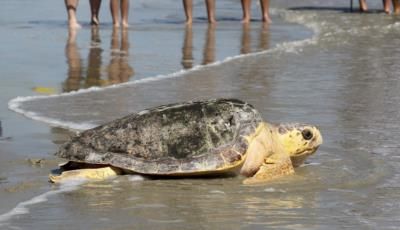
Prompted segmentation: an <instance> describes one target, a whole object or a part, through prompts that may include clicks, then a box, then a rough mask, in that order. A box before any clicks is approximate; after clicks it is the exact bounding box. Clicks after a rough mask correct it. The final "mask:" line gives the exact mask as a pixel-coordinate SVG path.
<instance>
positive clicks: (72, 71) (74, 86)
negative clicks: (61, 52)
mask: <svg viewBox="0 0 400 230" xmlns="http://www.w3.org/2000/svg"><path fill="white" fill-rule="evenodd" d="M76 35H77V31H76V30H69V33H68V39H67V44H66V46H65V56H66V57H67V64H68V73H67V76H68V77H67V79H66V81H65V82H64V87H63V91H64V92H69V91H74V90H78V89H80V88H81V87H80V82H81V80H82V79H81V78H82V65H83V64H82V62H83V60H82V58H81V55H80V53H79V51H78V50H79V48H78V46H77V44H76Z"/></svg>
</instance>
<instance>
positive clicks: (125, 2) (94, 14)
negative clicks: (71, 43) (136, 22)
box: [64, 0, 129, 29]
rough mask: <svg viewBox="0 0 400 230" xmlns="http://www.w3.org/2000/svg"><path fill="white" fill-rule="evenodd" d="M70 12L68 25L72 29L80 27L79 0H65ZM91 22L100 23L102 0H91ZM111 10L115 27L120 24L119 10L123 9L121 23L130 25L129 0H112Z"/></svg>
mask: <svg viewBox="0 0 400 230" xmlns="http://www.w3.org/2000/svg"><path fill="white" fill-rule="evenodd" d="M64 2H65V8H66V9H67V14H68V26H69V28H72V29H77V28H80V27H81V26H80V25H79V23H78V19H77V18H76V11H77V8H78V3H79V0H64ZM89 2H90V11H91V24H92V25H95V26H97V25H99V11H100V5H101V0H90V1H89ZM110 10H111V16H112V19H113V25H114V27H119V26H120V20H119V11H121V24H122V26H123V27H128V26H129V23H128V13H129V0H110Z"/></svg>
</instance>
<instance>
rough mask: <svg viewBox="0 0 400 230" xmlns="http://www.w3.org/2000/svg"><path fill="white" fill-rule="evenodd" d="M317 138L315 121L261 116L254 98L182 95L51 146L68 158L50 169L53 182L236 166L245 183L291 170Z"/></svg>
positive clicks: (226, 171) (212, 173) (217, 172)
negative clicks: (200, 98)
mask: <svg viewBox="0 0 400 230" xmlns="http://www.w3.org/2000/svg"><path fill="white" fill-rule="evenodd" d="M321 144H322V136H321V134H320V131H319V130H318V129H317V128H316V127H315V126H312V125H306V124H299V123H289V124H278V125H274V124H270V123H267V122H264V121H263V120H262V118H261V115H260V114H259V112H258V111H257V110H256V109H255V108H254V107H253V106H252V105H250V104H248V103H246V102H243V101H240V100H237V99H211V100H206V101H195V102H192V101H191V102H183V103H176V104H170V105H164V106H159V107H155V108H151V109H147V110H144V111H142V112H139V113H136V114H131V115H128V116H126V117H123V118H120V119H117V120H115V121H112V122H110V123H107V124H104V125H101V126H98V127H96V128H93V129H90V130H86V131H84V132H82V133H80V134H78V135H77V136H76V137H73V138H72V139H71V140H70V141H68V142H67V143H65V144H64V145H62V146H61V148H60V149H59V151H58V152H57V153H56V155H57V156H58V157H61V158H64V159H67V160H68V162H67V163H66V164H64V165H61V167H60V169H61V170H62V171H54V172H55V173H56V172H57V175H50V181H51V182H54V183H57V182H62V181H63V180H66V179H73V178H83V179H89V180H102V179H106V178H109V177H113V176H116V175H121V174H140V175H144V176H146V177H155V178H182V177H183V178H187V177H203V178H204V176H206V177H216V176H224V175H236V174H238V173H239V174H241V175H243V176H244V177H246V179H245V180H244V183H245V184H254V183H260V182H265V181H269V180H272V179H276V178H279V177H282V176H285V175H289V174H293V173H294V167H297V166H299V165H301V164H302V163H303V162H304V161H305V159H306V158H307V157H308V156H310V155H311V154H313V153H314V152H315V151H316V150H317V149H318V147H319V146H320V145H321ZM59 173H61V174H59Z"/></svg>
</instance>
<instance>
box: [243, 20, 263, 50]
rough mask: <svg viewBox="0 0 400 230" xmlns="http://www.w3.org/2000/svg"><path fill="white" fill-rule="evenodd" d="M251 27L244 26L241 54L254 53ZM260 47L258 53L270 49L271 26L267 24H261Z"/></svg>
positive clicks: (248, 25)
mask: <svg viewBox="0 0 400 230" xmlns="http://www.w3.org/2000/svg"><path fill="white" fill-rule="evenodd" d="M251 31H252V30H251V25H250V24H243V25H242V38H241V39H242V40H241V48H240V54H249V53H251V52H254V51H252V47H253V46H252V39H251ZM257 42H258V46H257V50H256V51H263V50H266V49H268V48H269V25H268V24H266V23H262V24H261V28H260V31H259V38H258V41H257Z"/></svg>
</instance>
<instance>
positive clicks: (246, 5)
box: [241, 0, 251, 23]
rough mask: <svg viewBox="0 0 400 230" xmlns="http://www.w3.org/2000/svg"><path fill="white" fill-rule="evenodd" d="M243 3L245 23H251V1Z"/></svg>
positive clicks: (243, 20)
mask: <svg viewBox="0 0 400 230" xmlns="http://www.w3.org/2000/svg"><path fill="white" fill-rule="evenodd" d="M241 3H242V11H243V18H242V22H243V23H248V22H250V7H251V0H241Z"/></svg>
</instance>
